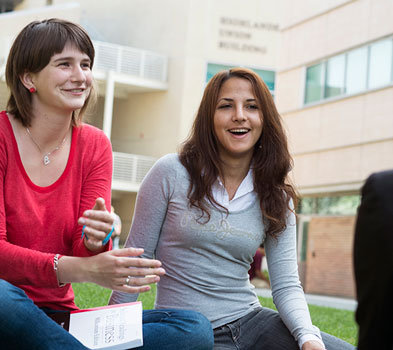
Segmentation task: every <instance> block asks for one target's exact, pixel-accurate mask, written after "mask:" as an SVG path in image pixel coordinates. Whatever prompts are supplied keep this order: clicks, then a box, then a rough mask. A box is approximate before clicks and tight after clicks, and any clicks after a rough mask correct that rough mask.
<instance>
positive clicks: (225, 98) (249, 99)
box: [218, 97, 256, 102]
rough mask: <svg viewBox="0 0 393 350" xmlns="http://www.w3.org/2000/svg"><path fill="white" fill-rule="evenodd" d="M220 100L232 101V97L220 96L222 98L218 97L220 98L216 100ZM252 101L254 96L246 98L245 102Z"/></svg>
mask: <svg viewBox="0 0 393 350" xmlns="http://www.w3.org/2000/svg"><path fill="white" fill-rule="evenodd" d="M221 100H224V101H228V102H231V101H233V98H229V97H222V98H220V99H219V100H218V102H220V101H221ZM254 101H256V99H255V98H248V99H247V100H246V102H254Z"/></svg>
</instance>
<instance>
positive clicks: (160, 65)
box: [93, 41, 168, 82]
mask: <svg viewBox="0 0 393 350" xmlns="http://www.w3.org/2000/svg"><path fill="white" fill-rule="evenodd" d="M93 44H94V48H95V51H96V57H95V63H94V68H95V69H97V70H102V71H114V72H117V73H122V74H129V75H133V76H137V77H140V78H145V79H151V80H158V81H160V82H166V81H167V66H168V58H167V57H166V56H164V55H160V54H157V53H154V52H150V51H145V50H139V49H135V48H132V47H128V46H121V45H116V44H111V43H106V42H102V41H93Z"/></svg>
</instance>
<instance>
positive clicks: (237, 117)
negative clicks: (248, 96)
mask: <svg viewBox="0 0 393 350" xmlns="http://www.w3.org/2000/svg"><path fill="white" fill-rule="evenodd" d="M246 119H247V116H246V114H245V112H244V110H243V107H242V106H236V108H235V110H234V112H233V116H232V120H233V121H236V122H244V121H245V120H246Z"/></svg>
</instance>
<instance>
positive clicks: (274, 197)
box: [180, 68, 297, 236]
mask: <svg viewBox="0 0 393 350" xmlns="http://www.w3.org/2000/svg"><path fill="white" fill-rule="evenodd" d="M230 78H241V79H246V80H247V81H249V82H250V84H251V86H252V89H253V93H254V95H255V99H256V103H257V105H258V107H259V110H260V111H261V115H262V125H263V127H262V134H261V136H260V138H259V140H258V141H257V143H256V144H255V146H254V153H253V158H252V161H251V162H252V168H253V173H254V188H255V191H256V192H257V193H258V197H259V201H260V206H261V211H262V214H263V217H264V221H265V226H266V234H270V235H273V236H275V235H278V234H279V233H280V232H282V231H283V230H284V229H285V227H286V219H287V212H288V208H289V202H290V200H293V201H294V202H295V204H296V200H297V195H296V191H295V189H294V187H293V186H292V185H291V184H290V183H288V181H289V180H288V173H289V171H290V170H291V168H292V158H291V156H290V154H289V151H288V145H287V137H286V135H285V132H284V129H283V127H282V123H281V117H280V115H279V113H278V111H277V109H276V106H275V104H274V101H273V97H272V95H271V93H270V91H269V89H268V87H267V86H266V84H265V83H264V82H263V80H262V79H261V78H260V77H259V75H258V74H256V73H255V72H253V71H252V70H250V69H247V68H232V69H229V70H226V71H222V72H219V73H217V74H216V75H215V76H214V77H213V78H212V79H211V80H210V81H209V83H208V84H207V86H206V88H205V91H204V94H203V97H202V101H201V103H200V105H199V109H198V113H197V115H196V118H195V121H194V124H193V127H192V130H191V133H190V136H189V137H188V139H187V141H186V142H185V143H184V144H183V147H182V149H181V151H180V161H181V162H182V164H183V165H184V166H185V168H186V169H187V171H188V173H189V175H190V181H191V184H190V188H189V193H188V197H189V200H190V204H191V206H194V207H197V208H199V209H201V211H202V215H203V214H206V215H207V217H208V220H209V219H210V213H209V210H208V206H207V205H206V204H205V198H207V199H208V200H209V201H210V202H211V203H212V204H215V205H219V204H218V203H217V202H216V201H215V200H214V198H213V195H212V185H213V184H214V182H215V181H216V180H217V177H218V176H219V175H220V172H221V160H220V156H219V151H218V144H217V137H216V135H215V132H214V114H215V111H216V108H217V102H218V95H219V93H220V89H221V87H222V85H223V84H224V83H225V82H226V81H227V80H229V79H230Z"/></svg>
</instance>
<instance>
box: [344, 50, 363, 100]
mask: <svg viewBox="0 0 393 350" xmlns="http://www.w3.org/2000/svg"><path fill="white" fill-rule="evenodd" d="M367 51H368V50H367V47H361V48H360V49H356V50H353V51H350V52H348V54H347V72H346V79H345V85H346V88H345V92H346V93H347V94H353V93H355V92H358V91H363V90H366V87H367V85H366V84H367V53H368V52H367Z"/></svg>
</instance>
